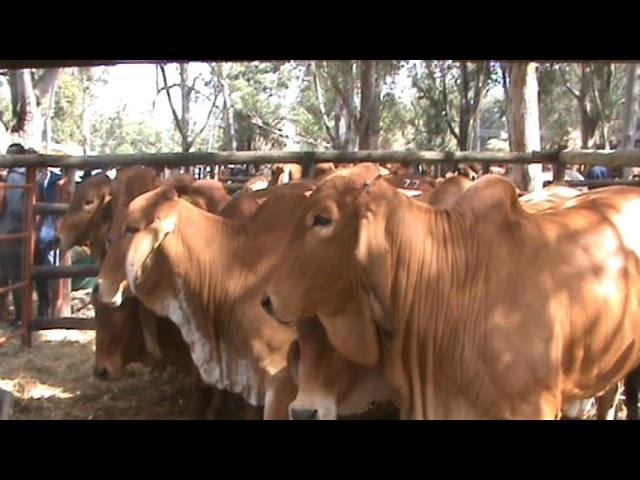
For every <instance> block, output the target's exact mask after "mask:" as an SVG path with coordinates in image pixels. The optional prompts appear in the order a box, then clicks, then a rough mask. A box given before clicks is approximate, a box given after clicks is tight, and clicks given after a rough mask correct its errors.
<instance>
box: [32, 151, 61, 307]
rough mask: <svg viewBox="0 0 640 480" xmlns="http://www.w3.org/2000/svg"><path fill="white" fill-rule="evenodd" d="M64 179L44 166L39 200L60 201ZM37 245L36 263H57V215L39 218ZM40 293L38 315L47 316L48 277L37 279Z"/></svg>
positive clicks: (49, 283)
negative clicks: (60, 186)
mask: <svg viewBox="0 0 640 480" xmlns="http://www.w3.org/2000/svg"><path fill="white" fill-rule="evenodd" d="M27 153H32V154H37V153H38V152H36V151H35V150H33V149H31V148H30V149H28V150H27ZM61 180H62V175H61V174H59V173H57V172H55V171H53V170H52V169H51V168H44V169H43V170H42V172H41V173H40V175H39V176H38V182H37V183H38V202H42V203H55V202H57V201H58V183H59V182H60V181H61ZM36 231H37V233H38V236H37V246H36V251H35V262H34V264H35V265H55V264H56V263H57V262H56V259H55V253H56V251H55V250H56V242H57V234H56V217H55V216H53V215H43V216H41V217H40V218H39V219H38V225H37V229H36ZM35 284H36V291H37V293H38V316H39V317H45V316H47V315H49V314H50V313H51V312H50V311H49V310H50V308H51V289H50V285H51V282H50V281H49V280H47V279H40V280H36V281H35Z"/></svg>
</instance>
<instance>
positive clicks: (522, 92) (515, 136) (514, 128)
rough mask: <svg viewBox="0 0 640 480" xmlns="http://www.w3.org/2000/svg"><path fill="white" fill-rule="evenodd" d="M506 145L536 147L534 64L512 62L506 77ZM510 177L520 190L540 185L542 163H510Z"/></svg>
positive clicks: (519, 148) (518, 149) (524, 149)
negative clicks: (507, 140) (507, 80)
mask: <svg viewBox="0 0 640 480" xmlns="http://www.w3.org/2000/svg"><path fill="white" fill-rule="evenodd" d="M508 99H509V104H510V105H509V108H508V111H509V115H510V117H511V122H509V123H510V131H509V144H510V146H511V151H513V152H528V151H532V150H540V118H539V112H538V82H537V78H536V64H535V63H532V62H513V64H512V65H511V75H510V79H509V96H508ZM509 171H510V174H511V175H510V176H511V178H512V179H513V180H514V182H515V183H516V185H517V186H518V188H520V189H521V190H523V191H531V190H539V189H541V188H542V176H541V175H542V165H539V164H538V165H529V166H528V168H526V169H525V166H524V165H511V166H510V168H509Z"/></svg>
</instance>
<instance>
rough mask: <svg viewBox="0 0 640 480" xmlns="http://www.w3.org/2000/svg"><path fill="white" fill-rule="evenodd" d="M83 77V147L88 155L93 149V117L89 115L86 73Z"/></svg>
mask: <svg viewBox="0 0 640 480" xmlns="http://www.w3.org/2000/svg"><path fill="white" fill-rule="evenodd" d="M81 79H82V114H81V116H82V149H83V151H84V154H85V155H87V154H88V153H89V152H90V151H91V121H90V120H91V118H90V115H89V95H88V93H89V85H88V82H87V79H86V77H85V75H84V74H81Z"/></svg>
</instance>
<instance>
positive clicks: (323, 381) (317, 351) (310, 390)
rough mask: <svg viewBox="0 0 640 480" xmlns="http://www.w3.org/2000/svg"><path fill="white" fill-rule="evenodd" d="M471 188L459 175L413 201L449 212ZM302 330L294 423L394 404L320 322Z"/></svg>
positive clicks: (307, 322) (295, 352)
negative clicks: (333, 341) (341, 350)
mask: <svg viewBox="0 0 640 480" xmlns="http://www.w3.org/2000/svg"><path fill="white" fill-rule="evenodd" d="M361 170H362V168H361ZM364 170H365V171H361V172H360V173H361V174H366V173H368V174H369V176H371V175H375V171H372V170H371V169H368V168H365V169H364ZM367 170H368V172H367ZM359 178H360V179H361V180H364V179H363V178H362V177H359ZM365 178H366V177H365ZM383 178H384V177H383ZM471 184H472V182H471V181H470V180H469V179H467V178H466V177H462V176H457V175H455V176H452V177H449V178H447V179H445V180H443V181H442V182H440V183H438V185H437V186H436V188H435V189H434V190H433V193H432V195H430V196H429V197H428V199H427V200H425V199H422V198H421V197H420V196H419V197H413V198H414V199H416V198H417V199H418V200H419V201H424V202H426V203H428V204H429V205H431V206H433V207H436V208H449V207H450V206H451V205H453V203H454V202H455V201H456V199H457V198H458V197H459V196H460V195H461V194H462V193H463V192H464V191H465V190H466V189H467V188H469V186H471ZM398 190H399V191H401V192H403V193H406V191H405V190H404V189H402V188H400V189H398ZM296 327H297V332H298V339H297V340H296V341H294V342H293V343H292V346H291V349H290V352H289V368H290V369H291V370H292V372H293V373H294V380H295V382H296V384H297V386H298V395H297V397H296V400H295V401H294V402H293V403H292V404H291V405H290V407H289V416H290V418H292V419H294V420H295V419H318V420H322V419H335V418H336V415H338V414H340V415H351V414H354V413H356V412H358V411H359V410H361V409H362V408H363V407H365V406H366V405H368V404H370V403H372V402H382V401H386V400H389V399H391V391H390V388H389V386H388V385H387V383H386V381H385V380H384V378H383V375H382V373H381V372H380V371H378V370H377V369H372V368H365V367H362V366H359V365H357V364H355V363H353V362H350V361H348V360H347V359H345V358H344V357H343V356H342V355H340V354H339V353H338V352H336V350H335V349H334V348H333V347H332V346H331V344H330V343H329V341H328V340H327V337H326V333H325V332H324V329H323V327H322V325H320V324H319V322H318V321H317V320H316V319H315V317H314V318H311V319H304V321H300V322H297V324H296ZM316 406H317V408H316Z"/></svg>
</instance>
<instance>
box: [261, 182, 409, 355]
mask: <svg viewBox="0 0 640 480" xmlns="http://www.w3.org/2000/svg"><path fill="white" fill-rule="evenodd" d="M389 190H391V191H394V193H395V195H396V197H401V198H403V199H405V201H406V202H412V201H411V200H410V199H408V198H407V197H405V196H403V195H401V194H398V193H397V192H395V190H394V189H393V187H391V186H389V185H386V182H379V181H374V184H373V185H372V186H365V187H363V185H362V182H360V181H358V179H357V178H354V177H349V176H335V177H333V178H331V179H327V180H326V181H325V182H324V183H322V184H321V185H320V186H319V187H318V188H317V189H316V190H315V191H314V192H313V193H312V194H311V195H310V196H309V200H308V201H307V203H306V205H305V208H304V209H303V211H302V213H301V215H300V216H299V217H298V219H297V221H296V224H295V227H294V230H293V233H292V235H291V238H290V240H289V243H288V244H287V247H286V248H285V250H284V251H285V254H284V255H283V257H282V258H281V261H280V262H279V264H278V267H277V269H276V271H275V272H274V275H273V277H272V281H271V283H270V284H269V286H268V288H267V291H266V293H265V295H264V297H263V300H262V306H263V308H264V309H265V310H266V311H267V313H269V314H271V315H272V316H273V317H274V318H275V319H276V320H278V321H280V322H282V323H294V322H296V321H297V320H299V319H302V318H305V317H309V316H312V315H317V316H318V318H319V319H320V321H321V322H322V324H323V326H324V327H325V329H326V332H327V336H328V338H329V342H330V343H331V344H332V345H333V346H334V347H335V348H336V350H338V352H339V353H340V354H342V355H343V356H344V357H346V358H347V359H348V360H350V361H353V362H355V363H358V364H361V365H363V366H374V365H376V364H377V362H378V361H379V359H380V348H379V339H378V331H377V327H378V325H383V326H384V322H387V321H388V318H387V315H386V312H387V311H388V305H389V301H388V296H389V292H388V281H387V279H388V275H387V271H388V265H387V264H386V255H385V254H386V249H387V247H386V243H385V235H384V229H385V215H386V213H387V212H386V210H385V208H387V207H386V205H387V203H386V202H376V201H375V198H376V195H385V194H388V193H389ZM363 196H364V197H366V198H363ZM372 200H373V201H372Z"/></svg>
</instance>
